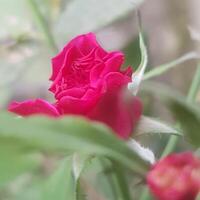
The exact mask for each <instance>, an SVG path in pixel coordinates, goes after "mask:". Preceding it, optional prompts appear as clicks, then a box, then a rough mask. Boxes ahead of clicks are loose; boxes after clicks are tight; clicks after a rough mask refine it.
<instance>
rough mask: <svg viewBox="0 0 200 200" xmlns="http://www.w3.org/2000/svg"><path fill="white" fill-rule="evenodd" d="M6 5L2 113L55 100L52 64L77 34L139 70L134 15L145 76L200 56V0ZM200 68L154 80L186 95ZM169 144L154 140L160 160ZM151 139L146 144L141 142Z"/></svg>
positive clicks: (21, 0)
mask: <svg viewBox="0 0 200 200" xmlns="http://www.w3.org/2000/svg"><path fill="white" fill-rule="evenodd" d="M0 3H1V5H0V27H1V28H0V109H1V110H2V109H6V107H7V105H8V103H9V102H10V101H11V100H19V101H20V100H25V99H28V98H37V97H42V98H45V99H48V100H50V101H51V99H53V98H52V95H51V93H50V92H48V87H49V85H50V82H49V81H48V78H49V77H50V74H51V58H52V57H53V56H55V55H56V54H57V53H58V51H59V50H61V49H62V48H63V46H64V45H65V44H66V43H67V42H68V41H69V40H70V39H71V38H73V37H74V36H76V35H78V34H82V33H86V32H89V31H93V32H95V33H96V34H97V38H98V41H99V42H100V43H101V44H102V46H103V47H104V48H105V49H107V50H109V51H111V50H119V49H120V50H122V51H123V52H124V53H125V54H126V62H125V64H124V66H127V65H132V66H133V68H134V69H136V68H137V66H138V65H139V63H140V50H139V43H138V23H137V18H136V12H135V10H136V8H139V10H140V12H141V16H142V26H143V33H144V35H145V40H146V44H147V48H148V55H149V63H148V69H147V70H150V69H152V68H154V67H157V66H159V65H161V64H163V63H168V62H171V61H173V60H175V59H177V58H179V57H181V56H182V55H184V54H187V53H190V52H198V53H200V20H199V19H200V12H199V8H200V1H199V0H151V1H148V0H146V1H145V0H144V1H143V0H123V1H122V0H101V1H100V0H17V1H11V0H1V1H0ZM196 65H197V62H196V60H195V59H190V60H188V61H187V62H184V63H181V64H180V65H178V67H176V68H173V69H172V70H170V71H169V72H167V73H165V74H164V75H162V76H159V77H156V78H155V79H154V80H156V81H160V82H162V83H165V84H167V85H169V86H170V87H172V88H174V89H177V90H178V91H179V92H181V93H183V94H186V93H187V92H188V88H189V86H190V83H191V80H192V78H193V75H194V70H195V67H196ZM155 89H156V88H155ZM142 98H143V102H144V103H145V105H146V107H145V113H146V114H148V115H151V116H154V117H158V116H159V118H161V119H162V120H168V121H170V122H172V119H171V118H170V116H169V115H168V112H167V110H166V109H165V108H163V106H162V105H161V103H159V101H156V100H155V99H154V98H152V97H149V96H145V95H144V96H142ZM199 99H200V96H199ZM143 139H144V138H143ZM165 139H166V138H164V139H163V138H160V143H159V145H158V142H156V143H155V142H153V139H152V137H151V140H152V141H151V143H152V148H153V149H154V151H155V152H157V153H156V155H159V149H160V148H163V145H164V144H165V142H166V140H165ZM149 140H150V139H149V138H145V139H144V141H143V142H144V143H146V142H148V143H149V142H150V141H149ZM156 144H157V145H156ZM182 145H183V144H182ZM179 148H181V145H180V147H179ZM90 192H91V194H92V191H91V190H90ZM94 195H95V194H94ZM0 199H1V198H0ZM96 199H97V197H96Z"/></svg>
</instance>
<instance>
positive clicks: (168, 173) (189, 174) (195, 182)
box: [147, 152, 200, 200]
mask: <svg viewBox="0 0 200 200" xmlns="http://www.w3.org/2000/svg"><path fill="white" fill-rule="evenodd" d="M147 184H148V186H149V188H150V191H151V192H152V194H153V195H154V196H155V197H156V199H159V200H169V199H170V200H195V198H196V196H197V195H198V193H199V192H200V159H199V158H197V157H195V156H194V155H193V154H192V153H191V152H185V153H179V154H171V155H169V156H167V157H165V158H164V159H162V160H160V161H158V162H157V163H156V164H155V165H154V166H153V167H152V169H151V170H150V172H149V173H148V175H147Z"/></svg>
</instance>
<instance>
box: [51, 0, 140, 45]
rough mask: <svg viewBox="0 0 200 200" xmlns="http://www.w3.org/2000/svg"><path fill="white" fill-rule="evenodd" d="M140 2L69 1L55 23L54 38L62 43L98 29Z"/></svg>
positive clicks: (124, 14) (133, 0)
mask: <svg viewBox="0 0 200 200" xmlns="http://www.w3.org/2000/svg"><path fill="white" fill-rule="evenodd" d="M142 2H143V0H123V1H121V0H109V1H108V0H101V1H99V0H84V1H83V0H74V1H70V2H69V3H67V5H66V8H65V9H64V12H63V13H62V14H61V16H60V18H59V20H58V22H57V23H56V27H55V30H56V38H57V39H59V43H60V44H62V45H63V44H64V43H65V42H66V40H69V39H70V38H71V37H74V36H75V35H78V34H83V33H87V32H90V31H96V30H99V29H101V28H102V27H104V26H106V25H108V24H110V23H111V22H113V21H115V20H116V19H118V18H121V17H123V16H126V15H127V14H128V13H130V12H132V11H133V9H135V8H136V7H138V6H139V5H140V4H141V3H142ZM66 25H67V28H66Z"/></svg>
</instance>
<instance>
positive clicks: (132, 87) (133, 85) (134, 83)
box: [128, 32, 148, 95]
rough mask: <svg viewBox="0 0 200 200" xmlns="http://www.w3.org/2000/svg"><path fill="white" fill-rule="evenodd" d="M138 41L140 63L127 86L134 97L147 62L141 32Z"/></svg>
mask: <svg viewBox="0 0 200 200" xmlns="http://www.w3.org/2000/svg"><path fill="white" fill-rule="evenodd" d="M139 39H140V52H141V62H140V65H139V67H138V69H137V70H136V71H135V73H133V75H132V82H131V83H129V84H128V89H129V90H130V91H131V92H132V93H133V94H134V95H136V94H137V92H138V89H139V86H140V83H141V81H142V79H143V75H144V72H145V70H146V66H147V62H148V56H147V49H146V46H145V43H144V38H143V36H142V33H141V32H140V34H139Z"/></svg>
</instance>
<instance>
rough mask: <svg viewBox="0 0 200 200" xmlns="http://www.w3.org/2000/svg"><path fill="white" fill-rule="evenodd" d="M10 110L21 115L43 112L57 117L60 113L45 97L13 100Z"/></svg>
mask: <svg viewBox="0 0 200 200" xmlns="http://www.w3.org/2000/svg"><path fill="white" fill-rule="evenodd" d="M8 110H9V111H10V112H13V113H16V114H18V115H21V116H30V115H35V114H43V115H48V116H54V117H57V116H59V115H60V114H59V112H58V111H57V109H56V108H55V106H54V105H52V104H50V103H49V102H47V101H45V100H43V99H36V100H26V101H23V102H12V103H11V104H10V105H9V107H8Z"/></svg>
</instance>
